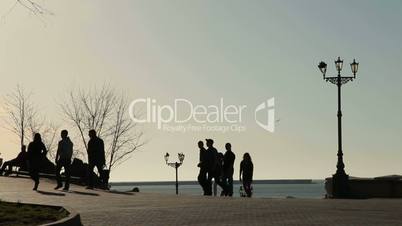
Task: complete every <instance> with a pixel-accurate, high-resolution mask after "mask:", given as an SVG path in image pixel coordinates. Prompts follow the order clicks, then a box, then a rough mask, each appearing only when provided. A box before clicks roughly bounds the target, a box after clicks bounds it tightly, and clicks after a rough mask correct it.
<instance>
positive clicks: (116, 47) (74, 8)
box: [0, 0, 402, 181]
mask: <svg viewBox="0 0 402 226" xmlns="http://www.w3.org/2000/svg"><path fill="white" fill-rule="evenodd" d="M14 2H15V1H14V0H2V1H1V2H0V13H1V15H3V16H2V18H1V22H0V76H1V83H0V94H1V95H5V94H7V93H8V92H10V91H11V89H12V88H13V87H15V86H16V84H18V83H19V84H21V85H23V86H24V87H25V88H26V89H28V90H32V91H33V92H34V95H35V98H36V100H37V103H38V106H40V108H41V110H42V111H43V113H46V114H47V115H48V117H49V118H51V119H52V120H55V121H58V122H60V123H61V124H63V123H64V124H65V122H63V119H62V117H61V115H60V110H59V109H58V107H57V101H59V99H60V98H59V97H60V96H62V95H63V93H64V92H65V91H66V90H68V89H69V88H71V87H77V86H81V87H91V86H92V85H93V84H98V85H99V84H103V83H110V84H111V85H112V86H113V87H115V88H116V89H118V90H120V89H121V90H129V93H130V94H131V97H132V99H135V98H147V97H152V98H155V99H156V100H157V101H158V103H160V104H171V103H172V102H173V101H174V99H175V98H186V99H188V100H191V101H192V102H193V103H195V104H205V105H210V104H217V103H219V99H220V98H224V100H225V102H227V103H228V104H236V105H248V106H250V109H252V108H254V107H255V106H257V105H258V104H259V103H261V102H263V101H265V100H267V99H268V98H271V97H275V101H276V106H275V110H276V118H277V119H280V121H279V123H278V124H277V128H276V131H275V133H269V132H267V131H264V130H263V129H261V128H259V127H258V126H257V125H255V122H254V120H253V114H252V111H250V112H248V113H250V114H248V115H247V116H246V117H245V120H244V121H245V122H244V124H245V125H246V126H247V130H246V131H245V132H242V133H236V132H229V133H225V134H223V133H219V132H217V133H205V132H188V133H167V132H163V131H159V130H157V128H156V126H155V125H154V124H147V125H145V126H144V127H143V129H144V132H145V133H146V139H147V140H149V142H148V144H147V145H146V146H144V147H143V148H142V150H141V151H140V152H138V153H136V154H135V155H133V157H132V158H131V159H130V160H128V161H126V162H125V163H123V164H122V165H121V166H120V167H119V168H117V169H116V170H115V171H114V172H113V173H112V181H144V180H147V181H148V180H173V179H174V170H173V169H170V168H168V167H167V166H166V165H165V163H164V160H163V155H164V153H165V152H169V153H170V154H171V155H172V156H175V155H176V153H177V152H184V154H185V155H186V159H185V160H184V165H183V166H182V167H181V168H180V178H181V179H185V180H194V179H196V175H197V173H198V168H197V167H196V164H197V161H198V149H197V147H196V142H197V141H198V140H200V139H204V138H206V137H210V138H214V139H215V140H216V146H217V148H218V150H220V151H224V150H223V147H224V144H225V143H226V142H231V143H232V145H233V150H234V152H235V153H236V162H235V178H237V177H238V176H237V175H238V169H239V167H238V166H239V163H240V160H241V156H242V154H243V153H244V152H246V151H247V152H249V153H250V154H251V156H252V158H253V161H254V165H255V178H256V179H271V178H324V177H327V176H330V175H332V174H333V173H334V172H335V165H336V152H337V137H336V136H337V127H336V126H337V121H336V120H337V119H336V108H337V106H336V104H337V102H336V97H337V96H336V87H335V86H334V85H332V84H330V83H326V82H324V81H323V80H322V75H321V73H320V72H319V70H318V68H317V64H318V62H319V61H321V60H324V61H326V62H327V63H328V66H329V68H328V73H329V74H334V73H335V69H334V64H333V60H334V59H335V58H336V57H337V56H341V57H342V58H344V60H345V65H344V71H343V72H344V73H345V74H350V67H349V63H350V62H351V61H352V60H353V58H356V60H357V61H358V62H360V68H359V72H358V74H357V77H358V78H357V79H356V80H355V81H353V82H352V83H348V84H347V85H345V86H343V116H344V117H343V129H344V130H343V132H344V137H343V140H344V157H345V164H346V171H347V173H348V174H350V175H352V176H380V175H386V174H401V173H402V164H401V162H402V142H401V139H400V136H401V134H402V121H401V120H400V117H401V115H402V105H401V104H400V100H401V99H402V89H401V88H402V73H401V72H402V64H401V62H402V41H401V40H402V26H401V21H402V1H397V0H388V1H369V0H361V1H357V0H355V1H325V0H310V1H296V0H294V1H284V0H278V1H268V0H266V1H257V0H251V1H235V0H222V1H212V0H211V1H207V0H203V1H195V0H191V1H185V0H180V1H174V0H170V1H165V0H159V1H158V0H146V1H145V0H144V1H128V0H127V1H123V0H115V1H107V0H103V1H95V0H52V1H45V0H43V1H39V2H40V3H42V4H43V6H45V7H46V8H48V9H49V10H51V11H52V12H53V13H54V15H53V16H46V17H44V18H42V20H40V19H38V18H37V17H35V16H33V15H32V14H30V13H29V12H28V11H27V10H26V9H24V8H22V7H21V6H18V5H17V6H16V7H15V8H14V9H13V10H12V11H11V12H9V13H7V12H8V11H9V9H10V7H12V6H13V4H14ZM0 104H1V103H0ZM66 128H67V129H70V130H73V128H72V127H69V126H66ZM0 133H1V136H0V151H1V153H2V155H1V156H2V157H3V158H6V159H8V158H11V157H14V156H15V155H16V154H17V152H18V145H17V143H18V141H17V139H16V138H15V137H13V136H12V134H10V133H9V132H8V131H6V130H4V129H1V130H0Z"/></svg>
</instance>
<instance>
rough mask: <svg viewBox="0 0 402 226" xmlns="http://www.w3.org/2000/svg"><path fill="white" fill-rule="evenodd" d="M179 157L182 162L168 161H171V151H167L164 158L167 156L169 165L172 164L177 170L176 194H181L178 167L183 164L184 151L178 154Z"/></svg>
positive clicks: (166, 160) (166, 159)
mask: <svg viewBox="0 0 402 226" xmlns="http://www.w3.org/2000/svg"><path fill="white" fill-rule="evenodd" d="M177 155H178V157H179V161H180V162H168V161H169V156H170V155H169V153H167V152H166V154H165V156H164V158H165V162H166V164H167V165H168V166H171V167H173V168H175V170H176V195H178V194H179V178H178V174H177V173H178V168H179V167H180V166H181V165H182V164H183V161H184V154H183V153H178V154H177Z"/></svg>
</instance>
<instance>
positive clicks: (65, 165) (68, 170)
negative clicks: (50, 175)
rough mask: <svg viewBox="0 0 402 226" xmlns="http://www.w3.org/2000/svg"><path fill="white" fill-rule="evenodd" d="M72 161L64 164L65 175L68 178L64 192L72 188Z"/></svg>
mask: <svg viewBox="0 0 402 226" xmlns="http://www.w3.org/2000/svg"><path fill="white" fill-rule="evenodd" d="M70 170H71V161H69V160H67V161H66V162H65V164H64V174H65V177H66V182H65V184H64V190H68V189H69V188H70V173H71V171H70Z"/></svg>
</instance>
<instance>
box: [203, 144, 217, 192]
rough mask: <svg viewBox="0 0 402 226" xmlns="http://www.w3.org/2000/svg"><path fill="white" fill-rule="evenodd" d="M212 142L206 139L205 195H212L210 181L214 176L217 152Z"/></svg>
mask: <svg viewBox="0 0 402 226" xmlns="http://www.w3.org/2000/svg"><path fill="white" fill-rule="evenodd" d="M213 144H214V141H213V140H212V139H206V145H207V151H206V155H205V157H206V167H207V174H208V175H207V182H206V188H207V189H206V190H207V191H206V195H212V179H213V178H214V175H215V169H216V164H217V155H218V151H217V150H216V149H215V148H214V147H213Z"/></svg>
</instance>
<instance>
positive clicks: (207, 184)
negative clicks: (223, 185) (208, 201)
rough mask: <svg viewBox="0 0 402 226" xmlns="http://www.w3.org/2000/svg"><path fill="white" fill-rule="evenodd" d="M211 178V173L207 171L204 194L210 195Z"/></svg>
mask: <svg viewBox="0 0 402 226" xmlns="http://www.w3.org/2000/svg"><path fill="white" fill-rule="evenodd" d="M212 178H213V174H212V173H211V172H208V175H207V180H206V182H205V188H206V194H205V195H212Z"/></svg>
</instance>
